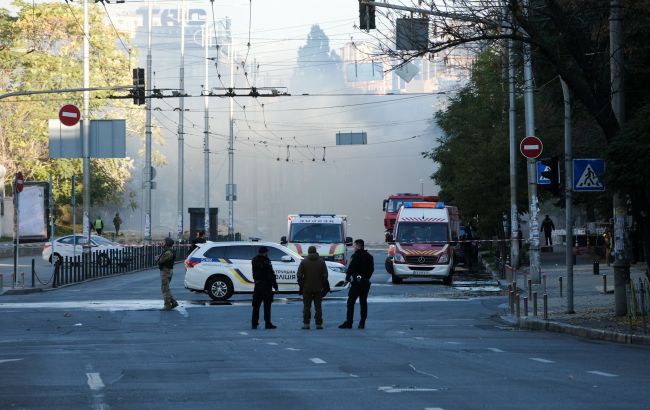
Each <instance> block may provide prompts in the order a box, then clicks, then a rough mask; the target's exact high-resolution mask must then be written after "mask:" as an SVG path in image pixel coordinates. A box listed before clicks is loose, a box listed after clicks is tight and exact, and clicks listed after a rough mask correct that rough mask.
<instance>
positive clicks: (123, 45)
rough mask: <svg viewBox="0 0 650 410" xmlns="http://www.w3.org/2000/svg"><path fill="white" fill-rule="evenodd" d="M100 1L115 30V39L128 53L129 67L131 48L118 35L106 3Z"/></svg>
mask: <svg viewBox="0 0 650 410" xmlns="http://www.w3.org/2000/svg"><path fill="white" fill-rule="evenodd" d="M100 3H102V6H103V7H104V11H105V12H106V17H108V21H109V22H110V23H111V27H113V31H114V32H115V35H116V36H117V39H118V40H120V43H122V47H124V50H126V52H127V53H128V54H129V68H131V49H130V48H128V47H127V46H126V44H124V41H123V40H122V37H121V36H120V33H119V32H118V31H117V28H116V27H115V24H113V19H112V18H111V15H110V13H109V12H108V9H107V8H106V3H105V2H104V1H103V0H101V1H100Z"/></svg>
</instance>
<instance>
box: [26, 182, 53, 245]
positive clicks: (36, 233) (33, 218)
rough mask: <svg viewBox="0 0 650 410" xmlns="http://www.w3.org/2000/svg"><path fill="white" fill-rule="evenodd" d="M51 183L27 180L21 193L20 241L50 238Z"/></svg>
mask: <svg viewBox="0 0 650 410" xmlns="http://www.w3.org/2000/svg"><path fill="white" fill-rule="evenodd" d="M49 189H50V184H49V183H47V182H25V187H24V188H23V192H21V193H20V200H19V202H20V203H19V205H18V221H19V226H20V241H21V242H25V241H44V240H47V239H48V238H49V230H48V229H47V228H48V219H49V217H50V207H49V205H50V198H49Z"/></svg>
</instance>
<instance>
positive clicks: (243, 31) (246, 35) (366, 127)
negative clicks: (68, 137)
mask: <svg viewBox="0 0 650 410" xmlns="http://www.w3.org/2000/svg"><path fill="white" fill-rule="evenodd" d="M9 3H10V2H8V1H7V0H0V7H8V5H9ZM74 3H77V4H78V2H76V1H75V2H74ZM74 3H73V4H74ZM178 4H180V2H179V1H174V2H172V1H155V2H154V5H155V8H156V13H154V19H153V21H154V25H158V28H157V29H156V28H155V29H154V34H153V39H152V42H153V46H152V65H153V71H154V85H155V86H156V87H160V88H178V83H179V68H180V46H179V44H180V39H179V35H178V29H177V28H176V30H175V29H174V27H173V26H174V25H175V24H176V23H175V22H174V21H173V18H169V16H170V15H173V10H175V9H177V8H178ZM186 4H187V8H188V9H190V14H191V15H194V16H195V17H196V18H199V19H200V18H202V17H200V16H205V15H206V14H207V18H208V19H210V20H211V19H212V12H213V10H214V16H215V18H216V20H217V21H218V22H221V21H223V19H224V18H225V17H229V18H230V19H231V21H232V33H233V44H234V47H235V50H236V54H237V59H238V60H239V61H242V60H245V61H246V67H248V70H249V71H250V73H249V76H248V78H246V77H245V76H244V75H242V71H244V70H243V69H242V70H239V69H238V70H237V72H236V73H237V75H235V85H236V86H237V87H250V86H258V87H289V86H290V79H291V75H292V73H293V70H294V68H295V67H296V57H297V50H298V47H300V46H303V45H304V44H305V41H306V36H307V34H308V33H309V30H310V28H311V26H312V25H313V24H318V25H319V26H320V27H321V29H322V30H323V31H324V32H325V34H326V35H327V36H328V38H329V40H330V47H331V49H333V50H335V51H337V50H339V49H340V48H341V47H343V46H344V45H345V44H346V43H348V42H349V41H351V39H352V40H354V41H355V43H357V44H363V43H364V42H365V43H367V44H369V45H372V44H373V42H374V41H375V40H374V39H373V38H372V37H371V36H368V35H366V34H365V33H364V32H362V31H360V30H358V29H355V28H354V25H355V24H358V2H357V0H328V1H320V2H318V1H304V0H301V1H298V0H273V1H268V0H265V1H262V0H250V1H244V0H229V1H221V0H215V1H214V3H213V5H214V9H213V8H212V4H211V3H210V2H209V1H208V0H205V1H189V0H187V1H186ZM146 7H147V1H144V0H140V1H130V0H126V3H125V4H113V3H111V4H106V10H107V12H108V15H109V16H110V17H111V20H112V21H113V22H114V23H115V25H116V26H118V27H119V28H120V29H122V28H123V27H125V26H128V25H129V24H132V23H133V22H135V21H136V20H137V21H138V25H141V24H142V21H141V19H139V18H138V17H137V16H138V9H140V13H142V12H143V11H144V10H146ZM192 10H195V12H192ZM170 12H171V14H170ZM172 17H173V16H172ZM163 21H164V22H166V24H167V25H168V28H169V29H168V30H164V29H163V28H162V27H160V24H161V22H163ZM129 22H131V23H129ZM195 23H196V21H195ZM190 26H191V24H190ZM213 27H218V25H217V24H216V23H215V24H214V25H213ZM217 29H218V28H217ZM188 30H189V31H188V32H187V33H188V34H187V36H188V39H187V43H186V44H187V45H186V54H185V76H186V80H185V81H186V92H187V93H188V94H190V95H193V96H198V95H200V92H201V86H202V85H203V84H204V83H205V81H204V70H205V58H204V57H205V56H204V51H203V49H202V48H201V47H200V43H201V38H200V28H199V27H198V25H195V26H193V27H188ZM130 31H131V33H132V34H135V38H134V39H133V40H132V41H134V42H135V43H136V44H139V45H144V44H146V42H145V40H146V27H137V26H136V27H131V30H130ZM248 43H250V47H248V46H247V44H248ZM138 54H139V58H138V61H137V64H139V65H140V66H141V67H144V66H145V65H144V64H145V56H146V48H140V49H139V51H138ZM216 55H217V51H216V49H210V50H209V57H215V56H216ZM210 61H211V63H210V66H209V68H208V70H209V77H208V85H209V87H225V86H227V85H228V83H229V81H230V78H229V67H228V61H227V58H223V57H222V58H221V59H219V60H218V63H217V64H216V65H213V62H214V60H210ZM135 64H136V63H135V62H134V65H135ZM254 67H258V68H257V70H256V69H255V68H254ZM219 76H221V79H219ZM314 90H318V96H300V95H292V96H290V97H276V98H266V99H262V98H258V99H256V100H255V99H252V98H244V97H239V98H235V99H234V100H236V102H235V103H234V109H233V111H234V120H235V125H234V132H235V145H234V152H235V156H234V158H235V160H234V182H235V184H236V185H237V194H238V198H237V201H236V202H235V209H234V220H235V222H234V228H235V231H237V232H241V233H242V236H243V237H244V238H246V237H251V236H252V237H260V238H262V239H264V240H272V241H278V240H279V238H280V236H282V235H286V230H287V215H288V214H294V213H309V212H322V213H336V214H344V215H347V216H348V223H349V229H348V235H349V236H352V237H354V238H364V239H366V240H367V241H368V242H381V241H382V240H383V232H384V229H383V213H382V210H381V206H382V200H383V199H384V198H386V197H387V196H388V195H390V194H392V193H397V192H420V191H421V190H422V191H424V192H425V193H428V194H436V193H437V191H438V187H436V186H435V185H434V183H433V182H432V180H431V179H430V178H429V177H430V175H431V174H432V173H433V172H434V171H435V164H434V163H433V162H431V161H430V160H428V159H423V158H422V156H421V153H422V152H423V151H428V150H430V149H432V148H433V147H434V146H435V145H436V140H437V138H438V137H439V136H440V131H439V130H438V129H437V127H435V125H434V124H432V123H431V119H432V117H433V114H434V112H435V111H436V110H437V109H440V108H441V107H442V106H444V104H445V101H446V100H445V99H446V98H447V97H446V96H438V95H433V94H432V95H421V94H419V95H418V94H413V95H409V94H402V95H397V96H385V95H382V96H377V95H371V96H368V95H364V96H354V95H350V94H348V92H347V91H346V90H341V89H328V87H327V85H323V84H314ZM215 92H218V91H215ZM221 92H223V91H221ZM289 92H291V90H289ZM307 92H309V90H307ZM310 93H313V92H310ZM262 104H263V106H262ZM178 105H179V101H178V99H174V98H169V99H162V100H155V101H154V103H153V107H154V111H153V120H154V127H156V128H157V130H158V131H159V132H160V134H161V136H162V141H161V143H160V144H156V145H155V146H154V149H156V150H159V151H160V152H162V153H163V154H164V155H165V156H166V158H167V163H166V165H163V166H160V167H158V168H157V169H156V174H157V176H156V179H155V181H157V185H158V186H157V189H156V190H154V191H153V193H152V202H153V206H152V229H153V231H154V235H160V234H167V233H168V232H171V233H172V234H173V233H174V232H175V231H176V214H177V205H176V203H177V199H176V198H177V195H178V189H177V188H178V183H177V166H178V165H177V164H178V162H177V159H176V158H177V144H178V142H177V134H176V131H177V128H178V121H179V118H178V111H174V108H177V107H178ZM140 107H143V106H140ZM185 107H186V108H189V110H190V111H189V112H188V113H187V115H186V116H185V132H186V136H185V191H184V192H185V193H184V198H185V199H184V207H185V208H187V207H203V206H204V203H205V200H204V198H205V190H204V188H203V186H204V183H203V182H204V178H203V169H204V160H203V135H204V134H203V131H204V108H205V107H204V99H203V98H186V99H185ZM228 109H229V101H228V99H227V98H212V99H210V101H209V110H210V114H209V124H210V131H211V133H212V134H211V138H210V142H209V144H210V152H211V154H210V177H209V178H210V190H209V198H210V206H211V207H218V208H219V216H218V219H219V223H220V224H221V225H222V224H224V223H226V218H227V217H228V203H227V201H226V200H225V193H226V187H225V185H226V183H227V182H228V179H227V178H228V161H227V155H226V153H227V140H228V133H229V127H228V125H229V121H228ZM339 131H343V132H347V131H353V132H360V131H366V132H367V135H368V145H358V146H335V135H336V133H337V132H339ZM287 145H289V148H287V147H286V146H287ZM323 147H326V148H323ZM137 151H138V144H137V142H136V141H135V140H134V141H131V143H130V145H129V146H128V148H127V155H130V156H132V157H134V158H136V167H135V172H134V178H133V182H132V184H131V188H132V189H133V190H134V191H135V192H136V193H137V200H138V201H139V202H140V203H141V204H142V203H143V202H142V200H143V194H142V190H141V189H140V186H141V178H142V177H141V175H140V172H139V170H141V169H142V167H143V162H142V158H140V157H139V156H138V154H137ZM116 210H119V211H120V213H121V215H122V219H123V220H124V225H123V229H126V230H141V229H142V226H143V225H142V224H143V220H144V215H143V206H139V207H138V209H136V210H129V209H126V208H121V209H118V208H117V207H113V208H111V207H106V208H105V209H98V210H94V211H93V215H94V214H95V213H102V214H103V215H105V216H104V220H109V221H110V220H111V219H112V215H113V213H114V212H115V211H116ZM184 227H185V229H186V230H187V229H189V218H188V216H187V214H186V215H185V222H184ZM220 233H222V232H220Z"/></svg>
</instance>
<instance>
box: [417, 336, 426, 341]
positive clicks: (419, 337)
mask: <svg viewBox="0 0 650 410" xmlns="http://www.w3.org/2000/svg"><path fill="white" fill-rule="evenodd" d="M415 340H424V338H423V337H422V336H415Z"/></svg>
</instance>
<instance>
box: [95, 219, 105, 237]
mask: <svg viewBox="0 0 650 410" xmlns="http://www.w3.org/2000/svg"><path fill="white" fill-rule="evenodd" d="M95 230H96V231H97V235H99V236H101V235H102V231H103V230H104V221H102V217H101V216H98V217H97V219H95Z"/></svg>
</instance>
